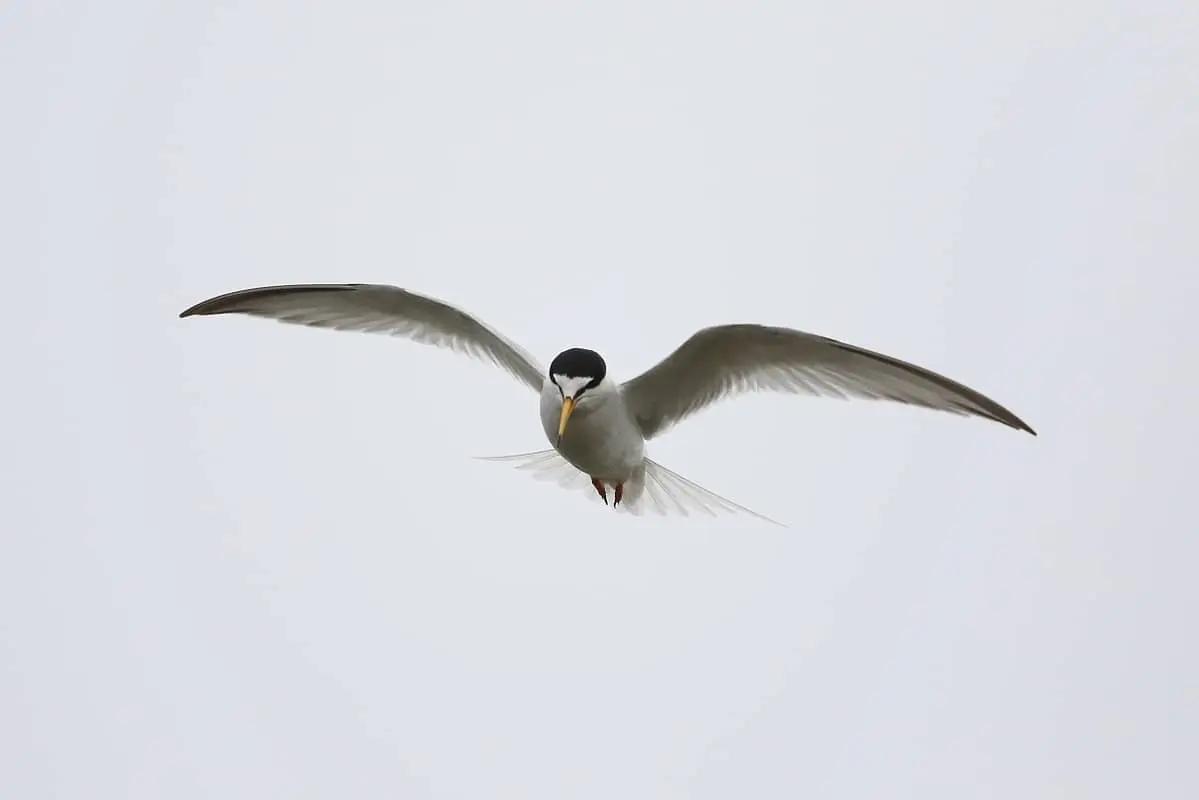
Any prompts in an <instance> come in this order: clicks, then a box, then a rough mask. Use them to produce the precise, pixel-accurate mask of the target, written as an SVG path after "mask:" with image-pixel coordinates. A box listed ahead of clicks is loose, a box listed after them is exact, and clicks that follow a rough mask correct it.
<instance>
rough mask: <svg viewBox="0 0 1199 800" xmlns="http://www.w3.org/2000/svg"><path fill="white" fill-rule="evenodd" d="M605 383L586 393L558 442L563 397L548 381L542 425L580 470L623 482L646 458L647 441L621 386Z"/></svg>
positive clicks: (542, 399)
mask: <svg viewBox="0 0 1199 800" xmlns="http://www.w3.org/2000/svg"><path fill="white" fill-rule="evenodd" d="M605 384H607V385H601V386H600V387H599V388H598V389H595V390H591V391H589V392H587V393H585V394H584V395H583V398H582V399H581V401H580V403H579V405H578V406H577V407H576V408H575V411H574V414H572V415H571V417H570V423H569V424H567V426H566V433H565V434H563V436H562V441H561V442H558V441H557V439H558V420H559V417H560V415H561V413H562V397H561V395H560V394H559V393H558V387H556V386H555V385H554V384H553V383H551V382H549V381H546V383H545V385H544V386H543V387H542V389H541V426H542V428H543V429H544V430H545V435H546V438H547V439H549V441H550V444H552V445H553V446H554V448H555V449H556V450H557V451H558V452H559V453H561V454H562V457H563V458H565V459H566V460H567V461H569V462H570V463H571V464H573V465H574V467H575V468H576V469H578V470H580V471H581V472H585V473H587V474H588V475H589V476H591V477H593V478H599V479H600V480H604V481H609V482H611V483H623V482H624V481H626V480H628V479H629V478H630V477H631V476H632V475H633V473H634V471H635V470H636V469H637V468H638V467H640V466H641V463H642V462H643V461H644V459H645V440H644V439H643V438H642V437H641V431H640V430H638V428H637V426H636V424H635V423H634V422H633V419H632V418H631V417H630V416H629V413H628V409H627V408H626V407H625V404H624V403H623V402H622V398H621V396H620V389H619V388H617V387H616V386H615V385H612V384H608V383H607V381H606V380H605Z"/></svg>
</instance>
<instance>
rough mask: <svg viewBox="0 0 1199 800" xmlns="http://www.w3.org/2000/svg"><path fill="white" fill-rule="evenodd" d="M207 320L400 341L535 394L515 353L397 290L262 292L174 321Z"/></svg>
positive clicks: (334, 287)
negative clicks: (492, 371) (461, 357)
mask: <svg viewBox="0 0 1199 800" xmlns="http://www.w3.org/2000/svg"><path fill="white" fill-rule="evenodd" d="M211 314H249V315H251V316H255V317H267V318H269V319H275V320H278V321H280V322H288V323H292V324H295V325H308V326H311V327H315V328H332V329H334V330H352V331H365V332H368V333H386V334H389V335H392V336H403V337H406V338H408V339H412V340H414V341H417V342H421V343H422V344H431V345H436V346H438V347H446V348H449V349H451V350H455V351H457V352H459V353H464V354H466V355H469V356H473V357H475V358H479V359H483V360H485V361H491V362H492V363H494V364H495V365H497V366H499V367H503V368H504V369H505V370H507V371H508V372H510V373H511V374H512V375H515V376H516V377H517V378H519V379H520V380H521V381H523V382H524V383H526V384H527V385H528V386H529V387H530V388H532V389H533V390H534V391H541V384H542V381H543V377H542V376H543V375H544V370H543V369H542V368H541V365H540V364H538V363H537V360H536V359H534V358H533V357H532V356H531V355H529V354H528V353H527V352H525V351H524V350H523V349H522V348H521V347H519V346H518V345H516V344H514V343H512V342H511V341H509V340H508V339H507V338H505V337H504V336H502V335H501V334H499V333H497V332H496V331H494V330H492V329H491V328H489V327H488V326H487V325H484V324H483V323H482V322H480V321H479V320H477V319H475V318H474V317H472V316H471V315H470V314H467V313H466V312H465V311H461V310H459V309H457V308H454V307H453V306H451V305H449V304H447V303H443V302H441V301H440V300H435V299H433V298H431V297H425V296H423V295H419V294H416V293H415V292H409V291H408V290H406V289H401V288H399V287H398V286H385V285H381V284H369V283H340V284H297V285H292V286H263V287H260V288H257V289H243V290H242V291H240V292H230V293H229V294H223V295H220V296H219V297H213V298H212V299H210V300H205V301H204V302H202V303H197V304H196V305H194V306H192V307H191V308H189V309H187V310H186V311H184V312H183V313H182V314H180V315H179V316H180V317H191V316H206V315H211Z"/></svg>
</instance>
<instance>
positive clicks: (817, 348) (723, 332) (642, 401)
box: [621, 325, 1036, 439]
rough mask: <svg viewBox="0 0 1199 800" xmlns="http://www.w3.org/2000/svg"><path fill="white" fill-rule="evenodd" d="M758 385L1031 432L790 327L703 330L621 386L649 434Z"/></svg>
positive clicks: (948, 391) (947, 389)
mask: <svg viewBox="0 0 1199 800" xmlns="http://www.w3.org/2000/svg"><path fill="white" fill-rule="evenodd" d="M759 390H773V391H779V392H789V393H792V394H811V395H824V396H829V397H841V398H846V397H859V398H869V399H874V400H891V401H894V402H898V403H907V404H909V405H916V406H923V407H925V408H933V409H937V410H940V411H949V412H951V413H954V414H965V415H973V416H979V417H985V418H987V419H992V420H995V421H996V422H1001V423H1003V424H1004V425H1008V426H1010V427H1012V428H1015V429H1017V430H1022V431H1028V432H1029V433H1031V434H1033V435H1034V436H1035V435H1036V432H1035V431H1034V430H1033V429H1032V428H1030V427H1029V426H1028V425H1027V424H1026V423H1025V422H1024V421H1023V420H1021V419H1020V418H1019V417H1017V416H1016V415H1015V414H1013V413H1012V412H1010V411H1008V410H1007V409H1006V408H1004V407H1003V406H1001V405H999V404H998V403H996V402H995V401H994V400H991V399H990V398H988V397H985V396H983V395H981V394H979V393H978V392H976V391H974V390H973V389H971V388H969V387H967V386H963V385H962V384H960V383H957V382H956V381H952V380H950V379H949V378H946V377H944V376H943V375H938V374H937V373H935V372H930V371H929V370H927V369H924V368H922V367H917V366H915V365H914V364H909V363H907V362H906V361H900V360H899V359H897V358H891V357H889V356H884V355H882V354H880V353H874V352H871V351H869V350H863V349H862V348H860V347H854V346H853V345H848V344H845V343H844V342H838V341H837V340H836V339H828V338H825V337H823V336H816V335H814V334H811V333H804V332H802V331H796V330H791V329H789V328H773V327H767V326H763V325H720V326H717V327H713V328H705V329H703V330H701V331H699V332H698V333H696V334H694V335H693V336H692V337H691V338H690V339H688V340H687V341H686V342H684V343H683V344H682V345H681V346H680V347H679V348H678V349H677V350H675V351H674V352H673V353H671V354H670V355H669V356H667V357H666V358H665V359H663V360H662V361H661V362H660V363H659V364H658V365H657V366H655V367H653V368H651V369H649V370H647V371H646V372H644V373H642V374H641V375H639V376H637V377H636V378H633V379H632V380H630V381H628V382H626V383H625V384H624V385H622V386H621V391H622V392H623V393H624V396H625V398H626V401H627V402H628V404H629V408H630V410H631V411H632V412H633V415H634V417H635V419H636V420H637V424H638V426H639V427H640V428H641V433H642V435H643V436H645V438H647V439H649V438H652V437H654V436H656V435H658V434H660V433H662V432H663V431H665V430H666V429H668V428H669V427H670V426H672V425H674V424H675V423H677V422H679V421H680V420H682V419H683V418H685V417H687V416H689V415H691V414H693V413H695V412H697V411H699V410H700V409H702V408H705V407H707V406H708V405H710V404H711V403H713V402H715V401H717V400H719V399H721V398H723V397H727V396H731V395H735V394H739V393H742V392H751V391H759Z"/></svg>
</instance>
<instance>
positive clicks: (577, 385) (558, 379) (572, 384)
mask: <svg viewBox="0 0 1199 800" xmlns="http://www.w3.org/2000/svg"><path fill="white" fill-rule="evenodd" d="M592 380H593V379H592V378H574V377H571V376H569V375H555V376H554V383H556V384H558V386H559V388H561V389H562V394H563V395H565V396H566V397H576V396H578V394H579V392H580V391H582V389H583V387H585V386H586V385H587V384H589V383H591V381H592Z"/></svg>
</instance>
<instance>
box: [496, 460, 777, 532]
mask: <svg viewBox="0 0 1199 800" xmlns="http://www.w3.org/2000/svg"><path fill="white" fill-rule="evenodd" d="M479 460H480V461H502V462H507V463H509V464H512V465H513V466H515V467H516V468H517V469H519V470H523V471H525V472H529V473H531V474H532V476H533V477H534V478H536V479H537V480H544V481H552V482H554V483H557V484H558V485H559V486H561V487H563V488H566V489H572V490H574V489H577V490H579V491H583V492H586V494H587V496H588V497H590V498H591V499H592V500H594V501H595V502H597V503H598V502H602V501H601V500H600V497H599V495H598V494H596V492H595V489H593V488H592V486H591V478H590V477H589V476H587V475H584V474H583V473H582V472H579V471H578V470H577V469H575V468H574V466H572V465H571V464H570V462H568V461H567V460H566V459H565V458H563V457H562V456H561V455H559V454H558V452H557V451H556V450H537V451H534V452H532V453H516V454H513V455H507V456H481V457H479ZM617 510H624V511H627V512H628V513H630V514H633V515H634V516H640V515H642V514H645V513H653V514H661V515H666V516H670V515H678V516H684V517H685V516H689V515H691V514H692V513H700V514H707V515H708V516H713V517H715V516H719V515H721V514H748V515H750V516H753V517H757V518H758V519H760V520H763V521H765V522H769V523H771V524H773V525H779V526H782V523H780V522H777V521H776V520H773V519H771V518H770V517H767V516H765V515H763V514H759V513H758V512H756V511H753V510H751V509H748V508H746V507H745V506H743V505H741V504H740V503H734V502H733V501H732V500H729V499H728V498H727V497H721V496H720V495H718V494H716V493H715V492H713V491H710V490H708V489H705V488H704V487H702V486H700V485H699V484H698V483H696V482H695V481H692V480H688V479H687V478H684V477H683V476H682V475H680V474H678V473H677V472H675V471H674V470H671V469H667V468H666V467H664V466H662V465H661V464H659V463H658V462H657V461H654V460H652V459H649V458H647V459H645V464H644V465H643V467H642V468H641V469H639V470H637V472H635V473H634V474H633V476H632V477H631V478H629V480H628V481H626V482H625V485H624V498H623V500H622V501H621V503H620V505H619V506H617ZM783 527H785V526H783Z"/></svg>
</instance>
